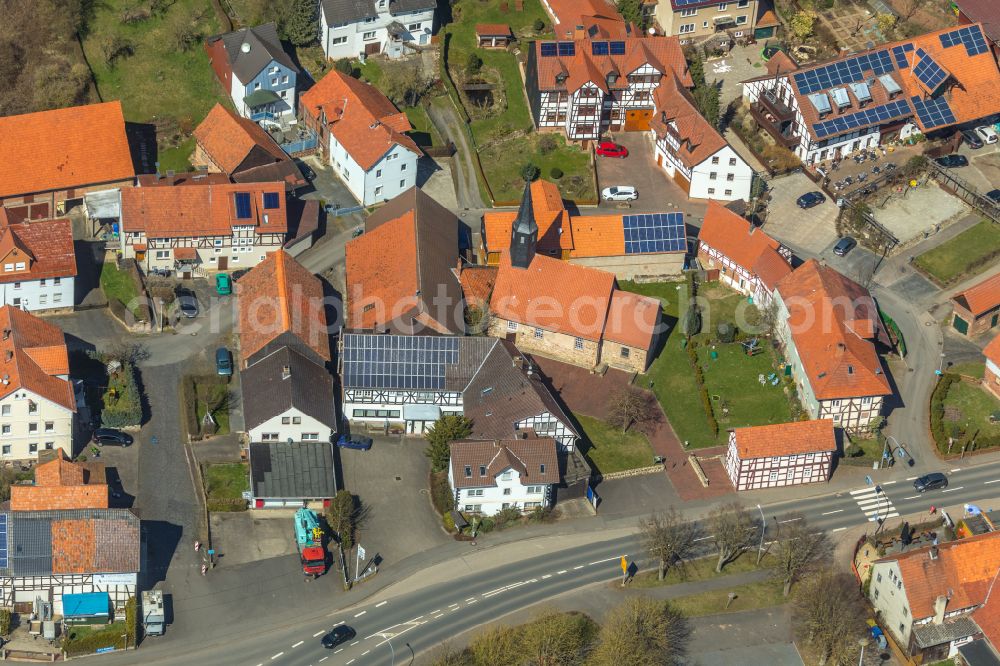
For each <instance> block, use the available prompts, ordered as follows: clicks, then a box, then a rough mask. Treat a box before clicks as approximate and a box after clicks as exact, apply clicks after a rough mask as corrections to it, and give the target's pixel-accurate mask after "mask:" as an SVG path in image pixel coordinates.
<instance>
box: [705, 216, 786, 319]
mask: <svg viewBox="0 0 1000 666" xmlns="http://www.w3.org/2000/svg"><path fill="white" fill-rule="evenodd" d="M791 260H792V253H791V251H790V250H789V249H788V248H786V247H785V246H784V245H782V244H781V243H779V242H778V241H776V240H774V239H773V238H771V237H770V236H768V235H767V234H765V233H764V232H763V231H761V230H760V229H758V228H756V227H754V226H753V225H752V224H751V223H750V222H748V221H747V220H746V219H744V218H742V217H740V216H739V215H737V214H736V213H734V212H733V211H731V210H729V209H728V208H726V207H725V206H722V205H720V204H717V203H715V202H709V204H708V210H706V211H705V220H704V222H703V223H702V226H701V230H700V231H699V232H698V261H699V262H701V265H702V267H704V268H706V269H708V270H712V269H715V270H717V271H719V280H721V281H722V282H723V283H724V284H726V285H728V286H730V287H732V288H733V289H735V290H736V291H738V292H740V293H742V294H746V295H748V296H750V297H751V298H753V300H754V303H756V304H757V305H759V306H761V307H763V306H767V305H768V304H769V303H770V302H771V294H772V293H773V292H774V287H775V286H776V285H777V284H778V282H779V281H780V280H781V279H782V278H783V277H785V276H786V275H788V274H789V273H791V272H792V267H791V264H790V263H789V262H790V261H791Z"/></svg>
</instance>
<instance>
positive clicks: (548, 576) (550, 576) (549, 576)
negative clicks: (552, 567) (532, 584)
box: [542, 574, 552, 580]
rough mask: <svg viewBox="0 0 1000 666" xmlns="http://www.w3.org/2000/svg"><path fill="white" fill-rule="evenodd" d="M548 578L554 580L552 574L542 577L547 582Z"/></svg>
mask: <svg viewBox="0 0 1000 666" xmlns="http://www.w3.org/2000/svg"><path fill="white" fill-rule="evenodd" d="M546 578H552V574H545V575H544V576H542V580H545V579H546Z"/></svg>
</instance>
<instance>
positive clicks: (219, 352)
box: [215, 347, 233, 377]
mask: <svg viewBox="0 0 1000 666" xmlns="http://www.w3.org/2000/svg"><path fill="white" fill-rule="evenodd" d="M215 372H216V374H219V375H222V376H223V377H228V376H229V375H231V374H233V355H232V354H231V353H230V352H229V350H228V349H226V348H225V347H219V348H218V349H216V350H215Z"/></svg>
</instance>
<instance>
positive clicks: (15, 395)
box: [0, 305, 76, 460]
mask: <svg viewBox="0 0 1000 666" xmlns="http://www.w3.org/2000/svg"><path fill="white" fill-rule="evenodd" d="M0 331H2V333H0V354H2V355H3V356H2V357H0V460H31V459H37V458H38V452H39V451H43V450H54V449H62V450H63V451H64V452H65V453H66V455H67V456H68V457H72V456H73V419H74V416H75V415H76V397H75V395H74V393H73V386H72V384H70V381H69V353H68V352H67V350H66V339H65V337H64V336H63V332H62V330H60V329H59V328H58V327H57V326H54V325H52V324H50V323H48V322H46V321H43V320H41V319H39V318H38V317H36V316H34V315H32V314H30V313H27V312H24V311H23V310H19V309H18V308H15V307H13V306H11V305H5V306H3V307H2V308H0Z"/></svg>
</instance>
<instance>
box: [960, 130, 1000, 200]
mask: <svg viewBox="0 0 1000 666" xmlns="http://www.w3.org/2000/svg"><path fill="white" fill-rule="evenodd" d="M958 153H959V154H960V155H965V156H966V157H968V158H969V166H967V167H959V168H958V169H955V175H957V176H958V177H960V178H964V179H965V180H967V181H969V183H970V184H971V185H972V186H973V187H975V188H976V189H978V190H979V191H980V192H982V193H984V194H985V193H986V192H989V191H990V190H994V189H996V188H997V185H996V184H997V183H1000V143H994V144H991V145H988V146H983V147H982V148H979V149H977V150H972V149H971V148H969V146H968V145H966V144H965V143H963V144H962V146H961V147H960V148H959V149H958Z"/></svg>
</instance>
